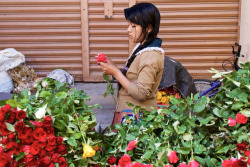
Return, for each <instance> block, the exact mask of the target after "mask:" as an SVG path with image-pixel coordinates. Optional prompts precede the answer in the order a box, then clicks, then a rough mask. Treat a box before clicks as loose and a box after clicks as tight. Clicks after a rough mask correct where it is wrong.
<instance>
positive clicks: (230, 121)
mask: <svg viewBox="0 0 250 167" xmlns="http://www.w3.org/2000/svg"><path fill="white" fill-rule="evenodd" d="M236 123H237V121H236V120H234V119H233V118H228V124H229V126H235V125H236Z"/></svg>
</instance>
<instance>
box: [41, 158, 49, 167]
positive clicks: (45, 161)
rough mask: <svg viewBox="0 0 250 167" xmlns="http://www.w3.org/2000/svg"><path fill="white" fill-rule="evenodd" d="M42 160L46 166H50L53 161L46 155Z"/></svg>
mask: <svg viewBox="0 0 250 167" xmlns="http://www.w3.org/2000/svg"><path fill="white" fill-rule="evenodd" d="M42 162H43V164H45V165H46V166H48V165H49V164H50V162H51V161H50V158H49V157H48V156H46V157H43V158H42Z"/></svg>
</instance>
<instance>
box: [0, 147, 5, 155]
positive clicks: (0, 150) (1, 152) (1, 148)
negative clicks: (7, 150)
mask: <svg viewBox="0 0 250 167" xmlns="http://www.w3.org/2000/svg"><path fill="white" fill-rule="evenodd" d="M3 151H4V150H3V147H2V146H0V155H1V154H3Z"/></svg>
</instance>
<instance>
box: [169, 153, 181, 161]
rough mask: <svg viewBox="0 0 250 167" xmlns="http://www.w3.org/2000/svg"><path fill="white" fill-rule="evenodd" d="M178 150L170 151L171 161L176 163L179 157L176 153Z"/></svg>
mask: <svg viewBox="0 0 250 167" xmlns="http://www.w3.org/2000/svg"><path fill="white" fill-rule="evenodd" d="M176 153H177V152H176V151H172V152H171V153H168V160H169V162H170V163H176V162H177V161H178V160H179V158H178V157H177V155H176Z"/></svg>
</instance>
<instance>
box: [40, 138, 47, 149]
mask: <svg viewBox="0 0 250 167" xmlns="http://www.w3.org/2000/svg"><path fill="white" fill-rule="evenodd" d="M38 143H39V147H45V146H46V144H47V139H46V137H39V139H38Z"/></svg>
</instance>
